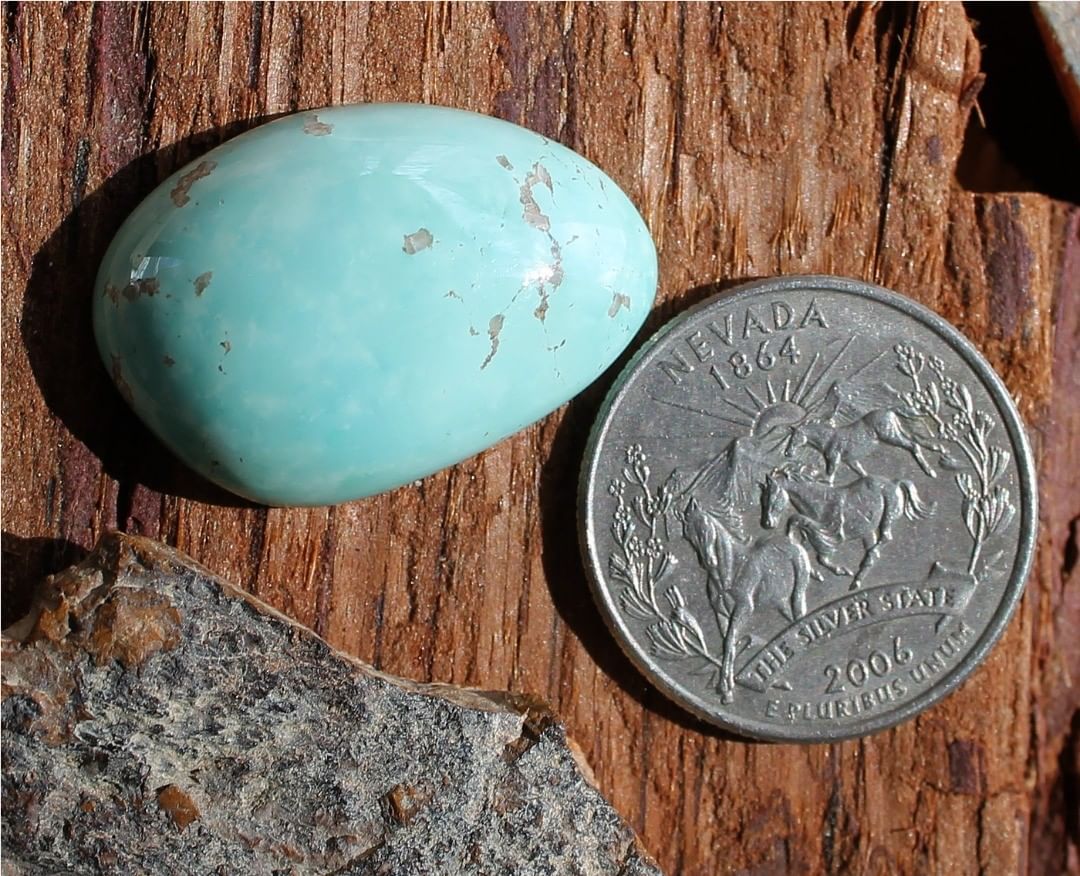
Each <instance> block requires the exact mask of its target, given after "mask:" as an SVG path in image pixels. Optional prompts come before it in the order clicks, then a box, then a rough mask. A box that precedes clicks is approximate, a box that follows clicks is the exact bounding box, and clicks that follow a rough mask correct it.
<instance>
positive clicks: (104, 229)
mask: <svg viewBox="0 0 1080 876" xmlns="http://www.w3.org/2000/svg"><path fill="white" fill-rule="evenodd" d="M280 115H282V114H280V113H279V114H275V115H266V116H260V117H257V118H252V119H245V120H243V121H237V122H233V123H231V124H228V125H222V126H219V127H215V128H210V129H207V130H205V131H201V132H199V133H197V134H192V135H191V136H189V137H185V138H184V139H182V140H179V141H177V142H176V143H173V144H171V145H169V146H165V147H162V148H160V149H156V150H153V151H150V152H147V153H145V154H143V155H140V156H139V157H138V158H136V159H135V160H133V161H131V162H129V163H128V164H126V165H125V166H124V167H123V168H121V169H120V170H119V171H117V172H116V173H114V174H112V175H111V176H110V177H108V179H106V180H105V182H104V183H102V184H101V185H100V186H98V187H97V188H96V189H94V191H93V192H91V193H90V194H89V195H87V196H86V197H84V198H80V197H79V193H80V192H81V190H82V189H83V188H84V187H85V185H86V176H87V173H88V162H89V160H90V149H91V147H90V140H89V138H84V139H83V140H82V141H81V145H80V150H79V153H78V154H77V156H76V158H75V161H74V172H73V179H72V180H71V183H70V184H71V186H72V190H73V191H74V192H76V202H75V204H74V206H73V208H72V210H71V212H70V213H68V215H67V216H66V217H65V218H64V220H63V221H62V222H61V223H60V224H59V225H58V226H57V228H56V229H55V230H54V231H53V232H52V234H50V235H49V237H48V239H47V240H46V241H45V243H44V244H43V245H42V246H41V247H40V248H39V249H38V251H37V252H36V253H35V255H34V258H33V261H32V264H31V270H30V278H29V281H28V282H27V285H26V289H25V292H24V297H23V305H22V313H21V316H20V320H19V331H20V336H21V338H22V342H23V346H24V348H25V350H26V355H27V358H28V361H29V364H30V370H31V372H32V374H33V376H34V381H35V382H36V383H37V385H38V388H39V389H40V391H41V395H42V398H43V399H44V402H45V405H46V406H47V407H48V409H49V411H51V412H52V414H53V415H54V416H56V417H57V418H58V419H59V420H60V421H61V422H62V423H63V424H64V426H65V427H67V429H68V431H70V432H71V434H72V435H73V436H74V437H75V438H76V439H78V440H79V441H81V442H82V443H83V444H84V445H86V447H87V448H89V450H90V451H91V452H92V453H93V454H94V456H96V457H97V458H98V459H99V460H100V462H101V466H102V468H103V469H104V471H105V473H106V474H107V475H109V477H111V478H113V479H114V480H116V481H117V482H119V483H120V484H121V485H123V486H126V487H130V486H132V485H134V484H143V485H145V486H146V487H148V488H149V489H151V490H154V491H156V492H160V493H170V494H173V495H178V496H181V497H184V498H188V499H194V500H197V501H200V502H206V503H210V504H215V505H227V506H233V507H253V505H252V503H251V502H249V501H247V500H245V499H241V498H240V497H238V496H234V495H233V494H231V493H228V492H226V491H225V490H223V489H221V488H220V487H217V486H216V485H214V484H212V483H210V482H209V481H207V480H205V479H204V478H203V477H201V476H200V475H198V474H196V473H195V472H193V471H191V470H190V469H189V468H187V467H186V466H185V465H183V463H181V462H180V461H179V460H178V459H177V458H176V457H175V456H173V455H172V453H170V452H169V451H168V450H167V449H166V448H165V447H164V446H163V445H162V444H161V442H160V441H159V440H158V439H157V438H156V437H155V436H154V435H153V434H152V433H151V432H150V430H149V429H147V428H146V427H145V426H144V425H143V424H142V422H141V421H140V420H139V419H138V417H136V416H135V414H134V412H133V411H132V410H131V408H129V407H128V406H127V404H125V402H124V401H123V399H122V398H121V397H120V394H119V392H118V391H117V389H116V387H115V386H114V385H113V383H112V381H111V380H110V379H109V376H108V374H107V373H106V371H105V368H104V366H103V365H102V363H101V360H100V358H99V356H98V352H97V347H96V345H95V342H94V336H93V329H92V325H91V301H92V298H93V291H94V279H95V276H96V274H97V269H98V266H99V265H100V264H101V260H102V258H103V257H104V255H105V251H106V249H107V248H108V245H109V242H110V241H111V240H112V238H113V236H114V235H115V234H116V231H117V230H118V229H119V227H120V225H121V224H122V223H123V221H124V219H125V218H126V217H127V216H128V215H129V214H130V213H131V211H132V210H133V209H134V208H135V207H136V206H137V205H138V204H139V202H140V201H142V199H143V198H144V197H146V195H148V194H149V193H150V192H151V191H153V189H154V188H155V187H156V186H158V185H159V184H160V183H161V182H162V181H163V180H164V179H166V178H167V177H168V176H169V175H170V174H172V173H173V172H174V171H176V170H177V169H178V168H180V167H182V166H183V165H184V164H186V163H187V162H188V161H190V160H192V159H193V158H195V157H197V156H198V155H200V154H202V153H203V152H205V151H206V150H208V149H210V148H213V147H214V146H216V145H218V144H219V143H222V142H224V141H225V140H228V139H230V138H231V137H234V136H236V135H237V134H240V133H243V132H244V131H246V130H248V129H250V128H252V127H255V126H256V125H260V124H264V123H265V122H268V121H271V120H272V119H274V118H278V116H280Z"/></svg>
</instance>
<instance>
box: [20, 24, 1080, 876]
mask: <svg viewBox="0 0 1080 876" xmlns="http://www.w3.org/2000/svg"><path fill="white" fill-rule="evenodd" d="M5 26H6V31H5V44H4V86H3V87H4V106H3V112H4V116H3V122H4V127H3V147H2V148H3V209H4V218H5V220H6V229H5V233H4V235H3V240H2V248H3V249H2V254H3V284H4V285H3V302H2V332H3V362H4V369H3V401H4V415H3V440H4V455H5V459H4V462H5V469H6V471H5V475H6V477H5V483H4V491H3V499H2V505H3V514H4V530H5V542H4V551H5V563H4V569H5V591H4V596H5V613H6V614H13V613H15V612H16V610H17V608H18V607H19V605H20V604H25V592H26V588H27V586H28V582H29V581H31V580H33V579H34V578H36V577H37V576H38V575H40V574H41V573H42V572H44V571H51V570H53V569H55V568H57V567H59V566H61V565H64V564H65V563H67V562H69V561H71V560H73V559H75V558H76V557H77V556H78V555H79V554H80V553H81V552H82V551H84V550H85V549H86V548H87V547H88V546H89V545H90V544H91V543H92V542H93V541H94V540H95V539H96V537H97V536H98V535H99V534H100V533H101V532H102V531H104V530H106V529H108V528H111V527H118V528H120V529H123V530H125V531H129V532H134V533H138V534H143V535H149V536H152V537H156V538H159V539H162V540H164V541H166V542H168V543H169V544H172V545H175V546H177V547H179V548H180V549H181V550H183V551H185V552H187V553H189V554H191V555H192V556H194V557H195V558H196V559H198V560H199V561H200V562H202V563H204V564H205V565H207V566H208V567H210V568H211V569H213V570H214V571H215V572H217V573H219V574H221V575H222V576H224V577H225V578H228V579H230V580H233V581H237V582H239V583H241V584H243V585H244V586H246V587H247V588H248V589H249V590H251V591H252V592H254V593H256V594H258V595H259V596H260V597H262V598H263V599H265V600H267V601H268V602H270V603H272V604H273V605H274V606H275V607H277V608H279V609H281V610H282V611H284V612H286V613H287V614H289V615H290V616H292V617H293V618H295V619H297V620H299V621H300V622H302V623H304V624H306V625H309V626H311V627H313V628H314V629H315V630H317V631H318V632H319V633H321V634H322V635H324V636H325V637H327V638H328V639H329V640H330V641H331V642H332V643H333V644H334V645H336V646H337V647H340V648H343V649H345V650H347V651H349V652H351V653H354V654H356V655H357V656H359V657H361V658H363V659H364V660H368V661H371V662H373V663H374V664H375V665H376V666H379V667H381V668H384V669H386V670H388V671H390V672H394V673H397V674H401V675H404V676H406V677H411V678H415V679H420V680H428V679H435V680H439V681H448V682H454V683H457V684H467V685H478V686H483V687H491V688H504V687H505V688H510V689H512V690H514V691H521V692H528V693H533V694H538V695H540V696H541V697H544V698H546V699H547V700H548V701H550V702H551V703H552V704H553V705H554V706H555V708H556V709H557V710H558V711H559V713H560V714H562V715H563V716H564V718H565V720H566V723H567V726H568V728H569V730H570V732H571V734H572V735H573V736H575V737H576V739H577V740H578V741H579V743H580V744H581V746H582V748H583V749H584V751H585V754H586V756H587V757H588V759H589V761H590V763H591V764H592V765H593V767H594V769H595V771H596V775H597V778H598V781H599V784H600V787H601V789H602V790H603V792H604V793H605V794H606V795H607V796H608V797H609V798H610V799H611V800H612V801H613V802H614V803H615V804H616V806H617V807H618V808H619V809H620V810H621V811H622V812H623V813H624V814H626V815H627V817H628V818H629V819H630V821H631V822H632V823H633V824H634V825H635V826H636V827H637V829H638V830H639V831H640V833H641V834H642V836H643V838H644V842H645V845H646V847H647V848H648V849H649V850H650V851H651V852H652V854H654V855H655V856H656V857H657V859H658V860H659V861H660V863H661V864H662V865H663V866H664V867H665V869H666V870H667V871H669V872H671V873H683V874H713V873H717V872H732V873H735V872H741V873H756V874H767V873H788V872H790V873H808V874H817V873H847V872H866V873H930V872H938V873H950V874H954V873H955V874H965V873H1016V872H1030V873H1032V874H1041V873H1052V872H1062V871H1064V870H1066V869H1069V870H1071V872H1074V873H1076V872H1080V858H1078V852H1077V840H1078V836H1080V825H1078V824H1077V823H1076V814H1075V809H1076V805H1077V801H1078V797H1080V779H1078V772H1080V770H1078V753H1077V745H1078V739H1080V697H1078V694H1077V687H1076V685H1077V683H1078V682H1077V679H1080V645H1078V644H1077V642H1078V639H1080V637H1078V635H1077V634H1078V632H1080V578H1078V575H1077V573H1076V572H1075V565H1076V552H1077V547H1076V545H1077V538H1078V529H1080V523H1078V522H1077V519H1078V516H1080V508H1078V504H1080V503H1078V496H1080V479H1078V474H1077V466H1076V460H1077V458H1078V456H1080V455H1078V449H1080V444H1078V437H1077V436H1078V435H1080V415H1078V414H1077V403H1076V399H1077V397H1078V396H1077V392H1078V389H1080V387H1078V386H1077V380H1078V378H1077V371H1078V369H1077V362H1076V352H1075V351H1076V349H1077V346H1078V344H1077V342H1078V340H1080V321H1078V317H1077V315H1076V311H1077V303H1078V302H1080V212H1078V211H1077V209H1076V208H1075V207H1071V206H1069V205H1066V204H1062V203H1058V202H1053V201H1050V200H1049V199H1047V198H1044V197H1042V196H1039V195H1033V194H994V195H977V194H972V193H969V192H965V191H963V190H961V189H960V188H959V186H958V185H957V184H956V182H955V179H954V168H955V165H956V161H957V157H958V154H959V152H960V149H961V146H962V138H963V132H964V130H965V126H966V124H967V120H968V116H969V113H970V112H971V110H972V107H973V106H974V104H975V101H976V99H977V94H978V89H979V86H980V84H981V74H980V73H979V47H978V44H977V42H976V40H975V38H974V36H973V34H972V30H971V27H970V25H969V23H968V21H967V20H966V19H965V17H964V12H963V8H962V7H961V6H960V5H959V4H947V5H936V4H928V5H920V6H917V7H912V6H907V5H896V4H885V5H881V6H864V5H855V6H847V5H844V6H842V5H839V4H830V5H811V4H799V5H791V6H782V5H757V4H730V5H723V6H719V5H706V4H688V5H668V4H643V5H640V6H639V5H632V4H601V5H586V4H538V5H533V4H505V5H501V4H497V5H494V6H490V5H481V4H438V5H428V4H400V5H395V4H391V5H386V6H383V5H379V6H376V5H370V6H369V5H360V4H349V5H337V4H318V3H311V4H295V5H294V4H290V3H282V4H262V3H253V4H229V5H219V4H191V5H187V4H172V3H163V4H147V5H139V6H134V5H129V4H101V5H88V4H78V3H72V4H66V5H63V6H61V5H26V6H21V5H15V6H11V7H8V9H7V13H6V23H5ZM387 100H402V101H426V102H432V103H439V104H446V105H450V106H457V107H463V108H467V109H473V110H478V111H481V112H486V113H492V114H495V115H498V116H501V117H503V118H507V119H510V120H511V121H515V122H519V123H522V124H525V125H527V126H528V127H530V128H533V129H534V130H536V131H539V132H540V133H542V134H544V135H546V136H549V137H553V138H555V139H558V140H559V141H561V142H562V143H564V144H566V145H567V146H570V147H572V148H574V149H576V150H577V151H579V152H581V153H582V154H584V155H585V156H587V157H588V158H589V159H591V160H592V161H594V162H595V163H597V164H598V165H599V166H600V167H602V168H603V169H604V170H605V171H607V173H609V174H610V175H611V176H612V177H613V178H614V179H615V180H616V181H617V182H618V183H619V184H620V185H621V186H622V187H623V188H624V189H625V190H626V191H627V192H628V194H629V195H630V197H631V198H632V199H633V200H634V202H635V203H636V204H637V205H638V207H639V208H640V210H641V212H642V215H643V216H644V217H645V219H646V222H647V223H648V225H649V227H650V230H651V231H652V233H653V235H654V237H655V239H656V241H657V245H658V247H659V251H660V267H661V272H660V276H661V289H660V295H659V298H658V304H657V307H656V310H655V313H654V314H653V317H652V319H651V321H650V328H651V327H655V326H657V325H659V324H660V323H661V322H662V321H663V320H664V319H666V318H667V317H669V316H670V315H671V314H673V313H675V312H677V311H679V310H681V309H683V308H684V307H686V306H687V305H688V304H689V303H691V302H693V301H695V300H698V299H700V298H702V297H704V296H705V295H707V294H709V293H710V292H711V291H713V290H715V289H716V288H718V286H723V285H724V284H727V283H729V282H731V281H734V280H737V279H743V278H747V277H751V276H764V275H770V274H776V273H797V272H829V273H838V274H844V275H849V276H854V277H860V278H865V279H868V280H873V281H876V282H879V283H882V284H883V285H886V286H890V287H892V288H894V289H897V290H899V291H901V292H903V293H905V294H907V295H910V296H912V297H913V298H916V299H918V300H919V301H921V302H923V303H924V304H927V305H928V306H930V307H932V308H934V309H935V310H937V311H938V312H939V313H941V314H943V315H944V316H945V317H946V318H948V319H949V320H951V321H952V322H953V323H954V324H955V325H957V326H958V327H959V328H960V329H961V330H963V331H964V332H965V333H966V334H967V335H968V337H970V338H971V339H972V340H973V341H974V342H975V343H976V344H977V345H978V346H979V347H980V348H981V349H982V350H983V351H984V352H985V353H986V354H987V356H988V357H989V358H990V360H991V362H992V363H993V364H994V366H995V367H996V368H997V369H998V371H999V372H1000V373H1001V374H1002V376H1003V377H1004V378H1005V380H1006V382H1007V383H1008V385H1009V387H1010V389H1011V390H1012V392H1013V393H1014V395H1015V396H1016V398H1017V400H1018V402H1019V404H1020V408H1021V411H1022V413H1023V414H1024V416H1025V417H1026V419H1027V422H1028V424H1029V426H1030V427H1031V429H1032V434H1033V437H1034V439H1035V443H1036V445H1037V448H1038V449H1039V451H1040V455H1041V471H1042V475H1043V478H1044V481H1043V506H1042V507H1043V522H1044V525H1043V529H1042V535H1041V539H1040V552H1039V556H1038V561H1037V564H1036V569H1035V572H1034V574H1033V576H1032V580H1031V583H1030V586H1029V588H1028V592H1027V595H1026V597H1025V599H1024V602H1023V604H1022V606H1021V608H1020V610H1019V611H1018V613H1017V615H1016V617H1015V618H1014V620H1013V622H1012V624H1011V625H1010V627H1009V630H1008V632H1007V633H1006V635H1005V637H1004V639H1003V640H1002V642H1001V643H1000V644H999V645H998V647H997V648H996V649H995V650H994V652H993V653H992V655H991V656H990V658H989V660H988V661H987V663H986V665H985V666H984V667H983V669H982V670H980V671H979V672H978V673H977V674H976V675H975V676H974V677H973V678H972V679H971V680H970V681H968V682H967V683H966V684H965V685H964V686H963V687H962V688H961V690H960V691H959V692H958V693H956V694H955V695H954V696H952V697H950V698H949V699H948V700H947V701H946V702H944V703H942V704H941V705H939V706H938V707H936V708H934V709H932V710H930V711H928V712H926V713H925V714H924V715H922V716H921V717H920V718H918V719H916V720H915V721H912V722H909V723H907V724H905V725H903V726H902V727H899V728H897V729H895V730H892V731H889V732H886V733H882V734H880V735H878V736H875V737H872V738H869V739H863V740H859V741H853V742H848V743H843V744H836V745H819V746H793V745H758V744H750V743H746V742H742V741H738V740H734V739H730V738H726V737H725V736H723V735H722V734H719V733H717V732H715V731H712V730H710V729H708V728H706V727H704V726H702V725H700V724H699V723H697V722H695V721H694V720H693V719H690V718H688V717H686V716H685V715H683V714H682V713H681V712H679V711H678V710H677V709H676V708H675V707H674V706H671V705H670V704H668V703H667V702H666V701H665V700H663V698H661V697H660V696H659V695H658V694H657V693H655V692H654V691H653V690H652V689H650V688H649V687H648V686H647V685H646V684H645V683H644V681H643V680H642V679H641V678H640V677H639V676H638V675H637V674H636V673H635V672H634V671H633V670H632V669H631V668H630V666H629V664H628V663H627V661H626V660H625V659H624V658H623V657H621V655H620V654H619V653H618V649H617V648H616V646H615V645H614V643H613V642H612V641H611V640H610V639H609V637H608V636H607V634H606V633H605V632H604V630H603V627H602V624H601V622H600V619H599V616H598V615H597V613H596V610H595V609H594V608H593V606H592V605H591V603H590V601H589V597H588V595H587V591H586V586H585V582H584V578H583V573H582V570H581V566H580V563H579V560H578V556H577V546H576V540H575V529H574V522H573V517H574V487H575V479H576V472H577V466H578V464H579V461H580V457H581V452H582V449H583V445H584V439H585V434H586V432H587V430H588V428H589V425H590V421H591V419H592V417H593V416H594V415H595V412H596V408H597V406H598V403H599V398H600V396H601V394H602V391H603V388H604V386H605V385H606V380H602V381H600V383H599V384H598V385H597V386H595V387H593V388H592V389H591V390H589V391H587V392H586V393H584V394H583V395H582V396H580V397H579V398H578V399H576V400H575V401H573V402H572V403H571V404H570V405H568V406H567V407H565V408H564V409H563V410H561V411H559V412H557V413H555V414H553V415H552V416H550V417H548V418H547V419H546V420H544V421H542V422H540V423H538V424H537V425H535V426H533V427H531V428H529V429H526V430H525V431H523V432H521V433H520V434H519V435H517V436H516V437H514V438H513V439H512V440H509V441H506V442H503V443H502V444H500V445H499V446H497V447H495V448H493V449H491V450H489V451H487V452H486V453H483V454H481V455H480V456H478V457H476V458H474V459H471V460H468V461H467V462H465V463H462V464H461V465H458V466H456V467H454V468H452V469H449V470H447V471H444V472H442V473H440V474H437V475H435V476H432V477H430V478H427V479H425V480H423V481H422V482H420V483H419V484H417V485H415V486H412V487H408V488H403V489H401V490H397V491H395V492H393V493H391V494H389V495H385V496H381V497H377V498H374V499H370V500H367V501H363V502H355V503H351V504H347V505H341V506H338V507H334V508H319V509H310V510H308V509H272V510H268V509H265V508H259V507H250V506H245V505H243V504H242V503H240V502H239V501H237V500H234V499H230V498H229V497H227V496H224V495H222V494H221V493H220V492H217V491H215V490H214V489H213V488H212V487H210V486H208V485H206V484H203V483H200V482H198V481H197V479H196V478H195V477H194V476H193V475H191V474H190V473H187V472H186V471H184V470H183V469H182V468H181V467H180V466H179V465H178V464H177V463H175V462H173V461H172V460H171V458H170V457H169V456H168V455H167V454H166V453H165V452H164V451H163V450H161V449H160V448H159V447H158V446H157V444H156V443H155V442H154V441H153V440H152V439H151V438H150V437H149V435H148V434H147V432H146V431H145V430H144V429H143V428H142V427H141V426H140V425H139V424H138V423H137V421H136V420H135V419H134V417H133V416H132V415H131V414H130V413H129V412H128V411H127V410H126V408H125V407H124V405H123V402H122V401H121V400H120V399H119V397H118V396H117V395H116V393H115V391H114V390H113V389H112V388H111V386H110V384H109V382H108V379H107V376H106V374H105V372H104V370H103V369H102V368H101V367H100V365H99V363H98V361H97V357H96V354H95V352H94V350H93V346H92V341H91V337H90V330H89V318H88V317H89V296H90V287H91V284H92V281H93V275H94V271H95V270H96V267H97V263H98V262H99V260H100V258H101V256H102V254H103V252H104V248H105V246H106V245H107V243H108V240H109V237H110V235H111V234H112V233H113V232H114V231H115V230H116V228H117V227H118V225H119V223H120V222H121V221H122V219H123V218H124V216H125V215H126V213H127V212H128V211H129V210H130V209H131V208H133V207H134V206H135V204H136V203H138V201H139V200H140V199H141V198H142V197H143V196H144V195H145V194H146V193H147V192H149V190H150V189H151V188H152V187H153V186H154V185H155V184H156V182H158V181H160V180H161V179H163V178H164V177H165V176H166V175H167V174H169V173H171V172H172V171H173V170H175V169H176V168H177V167H179V166H180V164H181V163H183V162H186V161H188V160H190V159H191V158H194V157H195V156H196V155H198V154H199V153H200V152H202V151H204V150H205V149H207V148H209V147H211V146H213V145H216V144H217V143H219V142H221V141H223V140H224V139H226V138H228V137H230V136H233V135H234V134H236V133H238V132H239V131H241V130H244V129H246V128H248V127H250V126H252V125H254V124H257V123H259V122H260V121H264V120H266V119H267V118H270V117H273V116H274V115H277V114H280V113H284V112H290V111H294V110H300V109H306V108H311V107H319V106H322V105H325V104H330V103H341V102H352V101H387ZM609 378H610V375H609ZM609 378H608V379H609Z"/></svg>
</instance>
